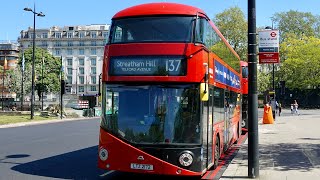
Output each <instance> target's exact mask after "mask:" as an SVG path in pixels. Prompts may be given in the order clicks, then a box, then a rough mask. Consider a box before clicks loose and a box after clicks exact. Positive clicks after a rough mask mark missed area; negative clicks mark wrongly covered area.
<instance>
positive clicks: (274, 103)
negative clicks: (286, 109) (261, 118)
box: [270, 98, 276, 120]
mask: <svg viewBox="0 0 320 180" xmlns="http://www.w3.org/2000/svg"><path fill="white" fill-rule="evenodd" d="M270 106H271V109H272V116H273V119H274V120H276V100H275V99H273V98H272V99H271V100H270Z"/></svg>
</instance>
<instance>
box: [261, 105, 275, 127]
mask: <svg viewBox="0 0 320 180" xmlns="http://www.w3.org/2000/svg"><path fill="white" fill-rule="evenodd" d="M273 123H274V119H273V115H272V107H271V106H269V104H266V105H265V106H264V110H263V124H273Z"/></svg>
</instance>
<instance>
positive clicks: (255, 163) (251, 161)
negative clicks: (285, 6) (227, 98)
mask: <svg viewBox="0 0 320 180" xmlns="http://www.w3.org/2000/svg"><path fill="white" fill-rule="evenodd" d="M256 36H257V33H256V2H255V0H248V68H249V69H248V70H249V76H248V78H249V79H248V84H249V87H248V90H249V92H248V176H249V177H250V178H258V177H259V143H258V91H257V48H256V46H257V44H256Z"/></svg>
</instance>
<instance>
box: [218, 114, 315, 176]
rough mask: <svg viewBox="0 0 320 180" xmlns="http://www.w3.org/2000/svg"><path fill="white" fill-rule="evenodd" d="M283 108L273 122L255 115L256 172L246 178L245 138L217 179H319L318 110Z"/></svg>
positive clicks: (246, 155) (246, 148) (246, 150)
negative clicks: (257, 168)
mask: <svg viewBox="0 0 320 180" xmlns="http://www.w3.org/2000/svg"><path fill="white" fill-rule="evenodd" d="M299 112H300V115H299V116H298V115H293V114H291V113H290V109H283V111H282V114H281V116H280V117H279V116H276V120H275V121H274V123H273V124H263V123H262V118H261V117H259V125H258V132H259V133H258V134H259V137H258V139H259V173H257V174H258V176H257V177H254V178H250V177H248V139H246V141H245V142H244V144H242V145H241V147H240V149H239V151H238V153H237V155H236V156H235V157H234V158H233V160H232V161H231V162H230V164H229V165H228V167H227V168H226V170H225V171H224V172H223V174H222V176H221V177H220V180H245V179H258V180H320V131H319V127H320V110H319V109H316V110H299Z"/></svg>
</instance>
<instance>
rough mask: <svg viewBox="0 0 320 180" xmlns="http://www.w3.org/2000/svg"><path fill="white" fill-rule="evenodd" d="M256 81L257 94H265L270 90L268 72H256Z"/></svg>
mask: <svg viewBox="0 0 320 180" xmlns="http://www.w3.org/2000/svg"><path fill="white" fill-rule="evenodd" d="M257 76H258V81H257V86H258V92H261V93H262V92H265V91H267V90H269V89H270V87H271V83H270V82H271V75H270V73H268V72H265V71H258V72H257Z"/></svg>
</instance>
